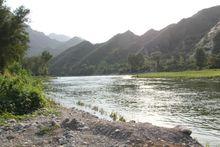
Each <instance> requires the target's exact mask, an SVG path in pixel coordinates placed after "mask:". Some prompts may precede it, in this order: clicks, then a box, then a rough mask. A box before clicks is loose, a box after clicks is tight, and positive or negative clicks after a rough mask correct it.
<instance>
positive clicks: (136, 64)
mask: <svg viewBox="0 0 220 147" xmlns="http://www.w3.org/2000/svg"><path fill="white" fill-rule="evenodd" d="M144 62H145V59H144V56H143V54H137V55H135V54H130V55H129V56H128V64H129V65H130V68H131V71H132V72H136V71H138V70H140V69H141V68H142V67H143V65H144Z"/></svg>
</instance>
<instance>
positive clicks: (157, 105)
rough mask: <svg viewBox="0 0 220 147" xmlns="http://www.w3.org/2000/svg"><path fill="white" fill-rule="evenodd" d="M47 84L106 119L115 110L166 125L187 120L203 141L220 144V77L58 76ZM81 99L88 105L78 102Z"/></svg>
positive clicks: (62, 98) (61, 98)
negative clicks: (178, 78)
mask: <svg viewBox="0 0 220 147" xmlns="http://www.w3.org/2000/svg"><path fill="white" fill-rule="evenodd" d="M49 85H51V88H50V89H48V94H49V95H50V97H51V98H53V99H55V100H56V101H57V102H60V103H61V104H63V105H64V106H66V107H77V108H79V109H83V110H85V111H88V112H90V113H93V114H95V115H97V116H99V117H101V118H105V119H110V118H109V114H110V113H111V112H117V113H118V114H120V115H122V116H124V117H125V119H126V120H127V121H129V120H135V121H138V122H150V123H152V124H153V125H158V126H164V127H175V126H176V125H183V126H187V127H188V128H190V129H191V130H192V131H193V134H192V136H193V137H194V138H196V139H197V140H199V142H201V143H203V144H204V145H205V144H206V143H209V144H210V145H213V146H217V145H220V79H187V80H174V79H136V78H131V77H130V76H88V77H58V78H56V79H52V80H51V81H50V82H49ZM78 101H80V102H82V103H84V104H85V106H79V105H77V104H76V103H77V102H78ZM95 108H96V109H95ZM97 108H98V111H99V112H98V111H97Z"/></svg>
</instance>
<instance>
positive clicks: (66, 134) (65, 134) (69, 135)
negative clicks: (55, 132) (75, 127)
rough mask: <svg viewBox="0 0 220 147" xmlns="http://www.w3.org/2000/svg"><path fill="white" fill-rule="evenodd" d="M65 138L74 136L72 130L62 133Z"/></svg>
mask: <svg viewBox="0 0 220 147" xmlns="http://www.w3.org/2000/svg"><path fill="white" fill-rule="evenodd" d="M63 135H64V136H65V137H66V138H72V137H74V132H73V131H71V130H70V131H65V132H64V134H63Z"/></svg>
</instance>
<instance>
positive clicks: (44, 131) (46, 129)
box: [36, 125, 60, 136]
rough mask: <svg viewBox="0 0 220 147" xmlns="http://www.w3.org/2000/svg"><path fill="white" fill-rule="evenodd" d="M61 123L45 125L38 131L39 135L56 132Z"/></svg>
mask: <svg viewBox="0 0 220 147" xmlns="http://www.w3.org/2000/svg"><path fill="white" fill-rule="evenodd" d="M59 128H60V126H59V125H52V126H45V127H42V128H40V130H39V131H38V132H37V133H36V135H38V136H43V135H52V134H54V131H55V130H57V129H59Z"/></svg>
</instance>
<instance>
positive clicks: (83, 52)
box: [50, 6, 220, 75]
mask: <svg viewBox="0 0 220 147" xmlns="http://www.w3.org/2000/svg"><path fill="white" fill-rule="evenodd" d="M219 20H220V6H215V7H211V8H208V9H204V10H201V11H199V12H198V13H197V14H195V15H193V16H192V17H189V18H185V19H182V20H181V21H180V22H178V23H176V24H171V25H168V26H167V27H165V28H163V29H162V30H159V31H156V30H153V29H151V30H149V31H147V32H146V33H145V34H143V35H141V36H137V35H135V34H134V33H132V32H131V31H126V32H124V33H121V34H117V35H115V36H114V37H112V38H111V39H110V40H108V41H106V42H104V43H101V44H95V45H94V44H91V43H89V45H86V44H85V42H83V43H80V44H79V45H76V46H74V47H71V48H69V49H68V50H66V51H64V52H63V53H61V54H60V55H59V56H57V57H56V58H54V59H53V61H52V62H51V65H50V71H51V74H54V75H89V74H103V73H104V74H105V73H108V74H111V73H120V72H121V70H122V71H126V65H127V58H128V55H129V54H138V53H141V54H143V55H144V56H148V57H149V56H151V54H152V53H156V52H157V53H158V51H159V52H160V53H161V57H162V59H163V60H161V61H162V64H163V63H165V64H166V62H167V61H169V62H171V61H174V62H173V63H172V64H174V66H173V68H174V69H175V66H176V65H175V64H176V63H175V60H176V59H177V60H180V58H179V55H180V54H181V55H183V61H184V62H186V61H187V60H189V56H191V55H193V54H194V52H195V48H196V47H197V46H198V44H200V45H201V44H202V46H205V43H204V41H202V40H205V39H204V37H206V36H207V35H208V36H210V35H209V34H211V33H209V32H213V30H216V29H217V28H219V24H217V23H218V22H219ZM216 24H217V25H216ZM206 38H207V37H206ZM210 40H212V39H210ZM201 42H202V43H201ZM206 42H207V41H206ZM209 42H211V41H209ZM87 44H88V42H87ZM154 55H155V54H154ZM74 59H77V60H74ZM181 60H182V59H181ZM183 61H181V62H183ZM169 62H168V63H169ZM177 62H178V61H177ZM187 62H188V61H187ZM64 63H65V64H64ZM158 63H159V61H158ZM186 64H188V63H186ZM167 65H168V64H167ZM154 66H155V65H154ZM190 66H191V65H190Z"/></svg>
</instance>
